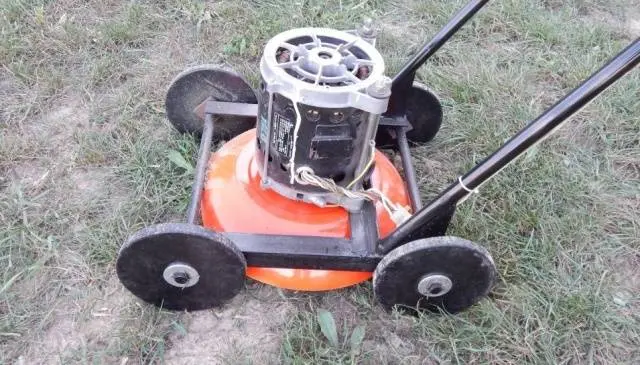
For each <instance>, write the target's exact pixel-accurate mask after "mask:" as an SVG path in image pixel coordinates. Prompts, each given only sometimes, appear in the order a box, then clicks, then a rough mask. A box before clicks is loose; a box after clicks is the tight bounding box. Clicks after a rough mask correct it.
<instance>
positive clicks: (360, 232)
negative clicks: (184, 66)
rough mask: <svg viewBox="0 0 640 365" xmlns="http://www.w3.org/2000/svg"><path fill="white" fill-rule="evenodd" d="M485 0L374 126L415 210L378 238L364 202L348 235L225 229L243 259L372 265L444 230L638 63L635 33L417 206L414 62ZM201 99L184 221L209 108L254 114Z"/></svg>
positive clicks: (408, 76) (205, 141)
mask: <svg viewBox="0 0 640 365" xmlns="http://www.w3.org/2000/svg"><path fill="white" fill-rule="evenodd" d="M487 2H488V0H473V1H471V2H469V3H468V4H467V5H466V6H465V7H464V8H462V9H461V10H460V11H459V12H458V13H457V14H456V15H455V16H454V17H453V18H452V19H451V20H450V21H449V22H448V23H447V24H446V25H445V26H444V27H443V28H442V29H441V30H440V31H439V32H438V33H437V34H436V36H435V37H434V38H433V39H432V40H430V41H429V42H427V43H426V44H425V45H424V46H423V47H422V49H421V51H420V52H418V53H417V54H416V55H415V56H414V57H412V59H410V60H409V61H408V62H407V63H406V64H405V66H404V67H403V68H402V70H401V71H400V72H399V73H398V74H397V75H396V76H395V77H394V78H393V86H392V94H391V98H390V103H389V110H388V111H387V113H386V114H385V118H383V119H382V121H381V123H380V128H393V129H394V130H395V132H396V136H397V137H396V143H397V146H396V147H397V149H398V151H399V152H400V155H401V158H402V164H403V168H404V172H405V177H406V184H407V190H408V192H409V196H410V199H411V204H412V207H413V210H414V212H415V213H414V214H413V215H412V217H411V218H410V219H408V220H407V221H405V222H404V223H403V224H401V225H400V226H399V227H397V228H396V229H395V230H394V231H393V232H392V233H391V234H390V235H388V236H387V237H385V238H383V239H380V238H379V237H378V233H377V226H376V212H375V207H374V206H373V204H372V203H369V202H367V203H366V204H365V206H364V208H363V209H362V210H361V211H359V212H357V213H351V214H350V228H351V237H350V238H328V237H317V236H294V235H265V234H253V233H238V232H225V234H226V235H227V236H228V237H229V238H230V239H231V240H232V241H233V242H234V243H235V244H236V245H237V246H238V248H239V249H240V250H241V251H242V252H243V253H244V254H245V256H246V259H247V264H248V265H249V266H257V267H286V268H301V269H328V270H353V271H373V270H374V269H375V267H376V265H377V264H378V262H379V261H380V260H381V259H382V257H383V256H384V255H385V254H386V253H388V252H390V251H391V250H393V249H395V248H397V247H399V246H401V245H403V244H404V243H407V242H410V241H412V240H415V239H419V238H426V237H433V236H441V235H444V234H445V233H446V230H447V228H448V226H449V223H450V221H451V218H452V216H453V214H454V213H455V209H456V205H457V204H458V203H460V202H461V201H463V200H464V199H466V198H467V197H468V195H469V194H471V193H472V191H473V190H474V189H476V188H478V187H479V186H480V185H482V184H483V183H485V182H486V181H487V180H489V179H490V178H491V177H493V176H494V175H495V174H497V173H498V172H499V171H500V170H502V169H503V168H504V167H505V166H506V165H508V164H509V163H510V162H512V161H513V160H515V159H516V158H518V157H519V156H520V155H522V154H523V153H524V152H525V151H527V150H528V149H529V148H530V147H532V146H533V145H535V144H536V143H538V142H540V141H542V140H543V139H544V138H546V137H547V136H549V135H550V134H551V133H553V132H554V131H555V130H556V129H557V128H559V127H560V126H562V124H563V123H564V122H566V121H567V120H568V119H569V118H570V117H571V116H573V115H574V114H575V113H576V112H578V111H579V110H580V109H581V108H582V107H584V106H585V105H587V104H588V103H589V102H590V101H591V100H592V99H594V98H595V97H596V96H598V95H599V94H600V93H602V92H603V91H604V90H606V89H607V88H608V87H609V86H611V85H612V84H613V83H614V82H616V81H617V80H618V79H619V78H620V77H622V76H623V75H624V74H626V73H627V72H629V71H630V70H631V69H633V68H634V67H635V66H636V65H638V63H640V38H639V39H636V40H635V41H634V42H632V43H631V44H630V45H629V46H627V47H626V48H625V49H624V50H622V51H621V52H620V53H619V54H618V55H616V56H615V57H614V58H612V59H611V60H610V61H609V62H608V63H607V64H605V65H604V66H602V67H601V68H600V69H599V70H598V71H596V72H595V73H594V74H593V75H592V76H591V77H589V78H588V79H587V80H585V81H584V82H583V83H582V84H580V85H579V86H578V87H576V88H575V89H574V90H573V91H571V92H570V93H569V94H567V95H566V96H565V97H564V98H563V99H561V100H560V101H558V102H557V103H556V104H555V105H553V106H552V107H551V108H549V109H548V110H547V111H545V112H544V113H542V114H541V115H540V116H539V117H538V118H536V119H535V120H533V121H532V122H531V123H529V124H528V125H527V126H526V127H525V128H523V129H522V130H521V131H520V132H518V133H517V134H516V135H515V136H513V137H512V138H511V139H510V140H509V141H507V142H506V143H505V144H504V145H503V146H502V147H500V148H499V149H498V150H496V151H495V152H494V153H493V154H491V155H490V156H489V157H487V158H486V159H485V160H484V161H482V162H480V163H479V164H477V165H476V166H475V167H474V168H472V169H471V170H470V171H469V172H467V173H466V174H465V175H463V176H461V177H460V178H459V179H458V181H455V182H454V183H453V184H451V185H450V186H449V187H448V188H447V189H445V190H444V191H443V192H442V193H441V194H440V195H439V196H437V197H436V198H435V199H433V200H432V201H431V202H429V203H428V204H427V205H426V206H424V207H422V203H421V201H420V194H419V191H418V184H417V181H416V178H415V170H414V166H413V163H412V162H411V155H410V151H409V144H408V141H407V137H406V132H407V130H408V129H409V128H411V125H410V124H409V122H408V121H407V119H406V118H405V114H406V105H404V100H406V98H407V95H408V93H409V91H410V89H411V87H412V85H413V81H414V79H415V74H416V71H417V70H418V68H419V67H420V66H422V65H423V64H424V63H425V62H426V61H427V59H428V58H429V57H430V56H432V55H433V54H434V53H435V52H436V51H437V50H438V49H439V48H440V47H441V46H442V45H443V44H444V43H445V42H446V41H447V40H448V39H449V38H451V36H452V35H453V34H454V33H455V32H456V31H457V30H458V29H460V27H462V25H464V23H466V22H467V21H468V20H469V19H470V18H471V17H472V16H473V15H474V14H475V13H476V12H478V10H480V8H482V6H484V5H485V4H486V3H487ZM207 104H208V105H207V107H206V108H205V127H204V132H203V135H202V140H201V142H200V151H199V157H198V163H197V167H196V175H195V182H194V184H193V189H192V195H191V204H190V205H189V209H188V212H187V219H188V222H189V223H195V221H196V217H197V214H198V210H199V203H200V199H201V196H202V189H203V185H204V176H205V170H206V165H207V162H208V160H209V155H210V147H211V136H212V135H213V128H214V125H213V114H216V113H217V114H232V115H245V116H246V115H257V107H256V105H255V104H240V103H228V102H227V103H221V102H216V101H214V100H209V101H207ZM216 104H217V105H216ZM223 104H224V105H223ZM234 104H235V105H234ZM254 113H255V114H254Z"/></svg>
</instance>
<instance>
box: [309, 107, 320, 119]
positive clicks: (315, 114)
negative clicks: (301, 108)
mask: <svg viewBox="0 0 640 365" xmlns="http://www.w3.org/2000/svg"><path fill="white" fill-rule="evenodd" d="M307 119H309V120H310V121H312V122H317V121H318V119H320V112H319V111H317V110H315V109H309V110H307Z"/></svg>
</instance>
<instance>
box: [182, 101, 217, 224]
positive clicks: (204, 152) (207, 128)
mask: <svg viewBox="0 0 640 365" xmlns="http://www.w3.org/2000/svg"><path fill="white" fill-rule="evenodd" d="M213 128H214V125H213V116H212V115H211V114H209V113H206V114H205V115H204V128H203V130H202V138H201V139H200V149H199V150H198V161H197V163H196V171H195V176H194V178H193V179H194V180H193V185H192V186H191V201H190V202H189V206H188V207H187V223H190V224H195V223H196V220H197V219H198V217H199V214H198V213H199V208H200V200H201V198H202V191H203V189H204V181H205V178H204V175H205V173H206V171H207V163H208V162H209V156H210V155H211V140H212V138H213Z"/></svg>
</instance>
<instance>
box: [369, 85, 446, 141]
mask: <svg viewBox="0 0 640 365" xmlns="http://www.w3.org/2000/svg"><path fill="white" fill-rule="evenodd" d="M405 116H406V118H407V120H408V121H409V123H411V127H412V128H413V129H411V130H410V131H409V132H407V139H409V141H412V142H417V143H425V142H429V141H431V140H432V139H433V138H434V137H435V136H436V134H437V133H438V131H439V130H440V126H441V125H442V105H441V104H440V101H439V100H438V97H437V96H436V95H435V94H434V93H433V92H431V91H430V90H429V89H428V88H427V87H426V86H425V85H423V84H421V83H418V82H414V83H413V86H412V87H411V93H410V95H409V98H408V99H407V111H406V115H405ZM395 140H396V137H395V133H393V132H391V133H389V132H387V131H384V130H382V129H381V130H379V132H378V135H377V136H376V146H378V147H379V148H389V147H393V146H395V144H396V142H395Z"/></svg>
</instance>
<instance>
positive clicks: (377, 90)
mask: <svg viewBox="0 0 640 365" xmlns="http://www.w3.org/2000/svg"><path fill="white" fill-rule="evenodd" d="M392 83H393V81H392V80H391V78H389V77H387V76H384V77H382V78H380V79H379V80H377V81H376V82H374V83H373V84H372V85H371V86H369V87H368V88H367V93H368V94H369V95H371V96H372V97H374V98H377V99H386V98H388V97H389V96H391V85H392Z"/></svg>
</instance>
